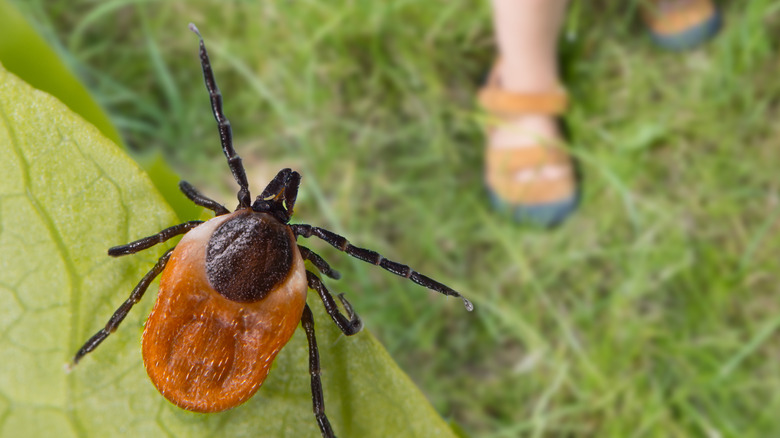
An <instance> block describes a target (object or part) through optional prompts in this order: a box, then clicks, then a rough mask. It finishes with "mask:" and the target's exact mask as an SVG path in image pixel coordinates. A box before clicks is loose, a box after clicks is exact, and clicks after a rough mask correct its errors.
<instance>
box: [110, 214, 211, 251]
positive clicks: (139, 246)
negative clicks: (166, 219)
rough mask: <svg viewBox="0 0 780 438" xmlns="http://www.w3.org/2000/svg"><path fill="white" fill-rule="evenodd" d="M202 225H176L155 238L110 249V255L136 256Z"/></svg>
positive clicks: (187, 223)
mask: <svg viewBox="0 0 780 438" xmlns="http://www.w3.org/2000/svg"><path fill="white" fill-rule="evenodd" d="M202 223H203V221H189V222H185V223H183V224H179V225H174V226H172V227H170V228H166V229H164V230H162V231H160V232H159V233H157V234H155V235H153V236H149V237H144V238H143V239H140V240H136V241H135V242H130V243H128V244H127V245H120V246H114V247H112V248H109V249H108V255H110V256H112V257H119V256H123V255H128V254H135V253H137V252H138V251H143V250H145V249H147V248H151V247H153V246H154V245H157V244H158V243H163V242H165V241H166V240H168V239H170V238H172V237H176V236H178V235H179V234H184V233H186V232H188V231H190V230H191V229H193V228H195V227H197V226H198V225H200V224H202Z"/></svg>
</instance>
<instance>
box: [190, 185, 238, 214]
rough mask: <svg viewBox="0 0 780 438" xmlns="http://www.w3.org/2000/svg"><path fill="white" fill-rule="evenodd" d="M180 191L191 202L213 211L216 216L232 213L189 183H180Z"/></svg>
mask: <svg viewBox="0 0 780 438" xmlns="http://www.w3.org/2000/svg"><path fill="white" fill-rule="evenodd" d="M179 190H181V191H182V193H184V196H186V197H187V198H189V200H190V201H192V202H194V203H195V204H196V205H200V206H201V207H204V208H208V209H209V210H211V211H213V212H214V215H215V216H222V215H223V214H228V213H230V210H228V209H227V208H225V206H224V205H222V204H220V203H219V202H217V201H215V200H213V199H211V198H208V197H206V196H205V195H204V194H202V193H201V192H199V191H198V190H197V189H196V188H195V187H193V186H192V185H191V184H190V183H188V182H187V181H180V182H179Z"/></svg>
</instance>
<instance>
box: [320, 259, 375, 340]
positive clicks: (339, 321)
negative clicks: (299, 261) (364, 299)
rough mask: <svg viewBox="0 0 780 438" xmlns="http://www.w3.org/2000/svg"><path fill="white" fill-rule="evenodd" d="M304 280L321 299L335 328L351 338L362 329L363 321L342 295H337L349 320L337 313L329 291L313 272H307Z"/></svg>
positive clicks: (337, 310)
mask: <svg viewBox="0 0 780 438" xmlns="http://www.w3.org/2000/svg"><path fill="white" fill-rule="evenodd" d="M306 280H307V281H308V283H309V287H310V288H312V289H314V290H315V291H317V293H318V294H319V295H320V299H322V303H323V304H324V305H325V310H326V311H327V312H328V315H330V317H331V318H332V319H333V322H335V323H336V326H337V327H338V328H339V329H340V330H341V331H342V332H343V333H344V334H345V335H347V336H352V335H354V334H356V333H357V332H359V331H360V329H362V328H363V321H361V320H360V317H359V316H358V315H357V313H355V311H354V310H353V309H352V305H351V304H349V301H347V299H346V298H344V294H339V295H338V297H339V300H340V301H341V304H342V305H343V306H344V309H345V310H346V311H347V316H349V319H347V318H346V317H344V315H343V314H342V313H341V312H340V311H339V308H338V306H337V305H336V301H335V300H334V299H333V296H332V295H331V294H330V291H328V289H327V288H326V287H325V285H324V284H323V283H322V280H320V277H317V275H315V274H314V273H313V272H311V271H308V270H307V271H306Z"/></svg>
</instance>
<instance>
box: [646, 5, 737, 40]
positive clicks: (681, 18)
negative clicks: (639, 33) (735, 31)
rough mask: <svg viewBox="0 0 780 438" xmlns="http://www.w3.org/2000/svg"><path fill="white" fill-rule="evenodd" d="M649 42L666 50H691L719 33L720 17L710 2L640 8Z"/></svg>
mask: <svg viewBox="0 0 780 438" xmlns="http://www.w3.org/2000/svg"><path fill="white" fill-rule="evenodd" d="M643 15H644V21H645V23H646V24H647V27H648V30H649V31H650V37H651V38H652V40H653V42H655V44H657V45H658V46H660V47H663V48H665V49H670V50H686V49H691V48H694V47H696V46H698V45H699V44H701V43H703V42H705V41H707V40H709V39H710V38H712V37H713V36H715V34H716V33H718V30H719V29H720V26H721V23H722V21H723V20H722V17H721V14H720V11H719V10H718V8H717V7H716V6H715V4H713V2H712V0H677V1H673V2H668V1H667V2H661V1H659V0H654V1H650V2H648V3H646V5H645V7H644V8H643Z"/></svg>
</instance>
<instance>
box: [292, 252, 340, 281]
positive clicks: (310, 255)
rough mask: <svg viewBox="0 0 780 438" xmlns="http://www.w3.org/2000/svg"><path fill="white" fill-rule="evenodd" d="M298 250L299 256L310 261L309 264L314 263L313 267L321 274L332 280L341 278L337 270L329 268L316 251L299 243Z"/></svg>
mask: <svg viewBox="0 0 780 438" xmlns="http://www.w3.org/2000/svg"><path fill="white" fill-rule="evenodd" d="M298 250H300V252H301V257H303V259H304V260H308V261H310V262H311V264H312V265H314V267H315V268H317V270H318V271H320V273H322V274H323V275H327V276H328V277H330V278H332V279H334V280H338V279H339V278H341V274H339V271H337V270H335V269H333V268H331V267H330V265H329V264H328V262H326V261H325V260H324V259H323V258H322V257H320V256H319V255H317V253H315V252H314V251H312V250H310V249H309V248H306V247H305V246H301V245H298Z"/></svg>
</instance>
